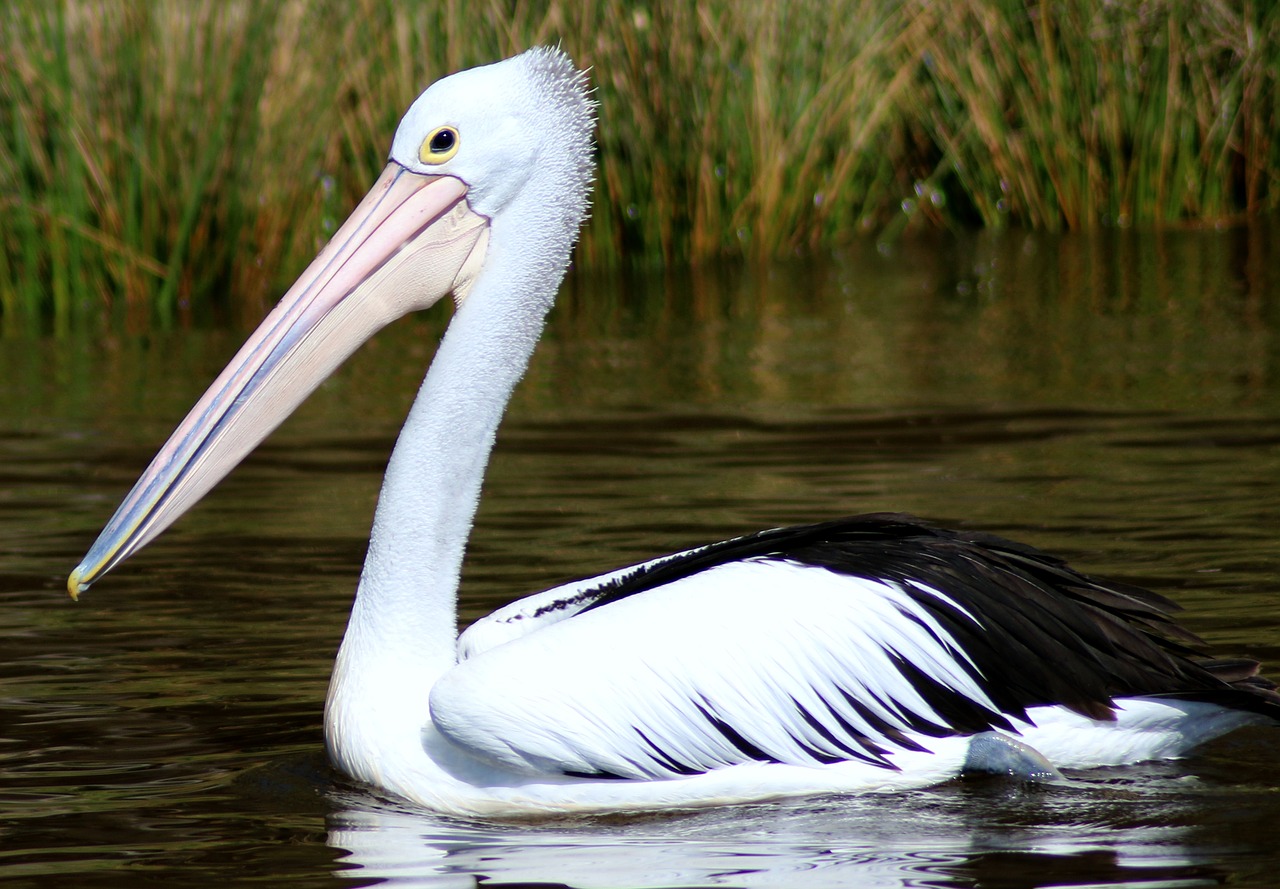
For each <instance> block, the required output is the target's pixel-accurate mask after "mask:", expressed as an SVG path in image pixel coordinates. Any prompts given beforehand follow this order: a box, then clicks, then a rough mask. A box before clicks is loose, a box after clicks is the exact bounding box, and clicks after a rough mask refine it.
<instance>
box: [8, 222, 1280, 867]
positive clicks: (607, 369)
mask: <svg viewBox="0 0 1280 889" xmlns="http://www.w3.org/2000/svg"><path fill="white" fill-rule="evenodd" d="M1277 255H1280V236H1278V235H1277V232H1275V231H1272V230H1268V229H1254V230H1249V231H1245V230H1232V231H1226V232H1215V233H1192V232H1185V233H1168V234H1164V235H1160V236H1155V235H1146V236H1138V235H1132V234H1114V233H1113V234H1108V235H1107V236H1105V237H1098V238H1059V239H1051V238H1029V237H1025V236H1021V235H1004V236H989V237H983V238H977V239H957V240H948V241H944V242H931V243H904V244H900V245H898V246H897V247H895V248H894V249H893V250H890V251H887V252H886V253H885V254H883V255H882V254H881V253H878V252H876V251H875V250H874V249H872V248H866V249H861V250H857V251H853V252H850V253H847V254H843V255H840V256H837V257H828V258H824V259H822V260H818V261H808V262H799V261H797V262H795V263H791V264H783V265H779V266H773V267H769V268H765V269H737V268H735V269H715V270H709V271H702V272H699V273H697V274H693V275H689V274H680V275H668V276H663V275H651V276H643V275H641V276H629V277H612V276H605V275H596V276H589V275H577V276H575V277H574V278H573V280H572V281H571V282H570V285H569V286H568V288H567V290H566V293H565V296H564V299H563V300H562V303H561V305H560V306H559V307H558V308H557V311H556V314H555V317H554V319H553V322H552V325H551V328H550V330H549V331H548V335H547V339H546V341H545V342H544V344H543V347H542V348H541V349H540V351H539V354H538V356H537V358H536V361H535V365H534V367H533V368H532V370H531V372H530V376H529V379H528V380H527V381H526V383H525V384H524V386H523V387H522V389H521V391H520V393H519V395H518V397H517V399H516V402H515V403H514V405H513V407H512V411H511V414H510V417H509V422H508V423H507V424H506V426H505V427H504V429H503V433H502V436H501V439H500V443H499V448H498V452H497V454H496V456H495V459H494V463H493V466H492V470H491V473H490V476H489V482H488V485H487V491H486V497H485V501H484V504H483V506H482V509H481V514H480V517H479V522H478V527H477V529H476V533H475V537H474V543H473V546H472V549H471V553H470V557H469V561H468V565H467V570H466V579H465V586H464V591H463V602H462V605H463V610H464V614H463V618H464V620H470V619H473V618H474V617H476V616H478V615H480V614H482V613H485V612H487V611H488V610H490V609H492V608H493V607H495V606H496V605H498V604H500V603H502V602H504V601H507V600H508V599H510V598H513V597H514V596H516V595H518V594H521V593H525V592H529V591H532V590H534V589H537V588H540V587H542V586H545V585H547V584H549V583H552V582H554V581H556V580H559V579H562V578H565V577H567V576H570V575H575V574H579V573H588V572H597V571H601V570H604V569H607V568H609V567H613V566H615V565H617V564H620V563H622V562H625V561H628V560H635V559H639V558H643V557H646V556H650V555H653V554H656V553H660V552H666V551H669V550H672V549H676V548H679V547H682V546H686V545H689V544H691V543H696V542H701V541H705V540H710V539H719V538H721V537H724V536H728V535H730V534H734V533H738V532H742V531H745V530H749V529H752V528H756V527H760V526H764V525H772V524H777V523H783V522H789V521H800V520H808V519H814V518H819V517H826V516H833V515H839V514H844V513H848V512H854V511H870V510H885V509H893V510H909V511H912V512H916V513H919V514H922V515H925V516H929V517H931V518H934V519H937V520H940V521H944V522H950V523H956V524H961V525H965V526H970V527H981V528H985V529H988V530H992V531H996V532H1000V533H1004V534H1009V535H1012V536H1016V537H1020V538H1023V539H1026V540H1028V541H1029V542H1032V543H1036V544H1038V545H1041V546H1044V547H1047V548H1050V549H1054V550H1057V551H1059V552H1061V553H1063V554H1065V555H1067V556H1069V557H1070V558H1072V559H1073V560H1074V561H1075V562H1076V563H1077V564H1078V565H1079V566H1080V567H1083V568H1086V569H1087V570H1090V571H1093V572H1096V573H1103V574H1109V575H1113V576H1118V577H1121V578H1124V579H1127V580H1130V581H1134V582H1139V583H1143V584H1147V585H1151V586H1154V587H1156V588H1158V589H1160V590H1161V591H1163V592H1165V593H1167V594H1169V595H1172V596H1174V597H1175V598H1177V599H1178V600H1179V601H1180V602H1182V603H1183V604H1184V605H1185V606H1186V614H1185V620H1186V622H1187V623H1188V624H1189V625H1190V626H1191V627H1192V628H1193V629H1195V630H1196V631H1197V632H1199V633H1200V634H1201V635H1203V636H1204V637H1205V638H1206V639H1207V640H1209V642H1210V643H1211V644H1212V645H1213V646H1214V647H1215V648H1217V649H1220V650H1222V651H1224V652H1230V653H1234V654H1244V655H1252V656H1255V657H1258V658H1261V659H1264V660H1266V661H1268V662H1269V663H1270V664H1271V670H1272V672H1273V673H1276V674H1280V593H1277V591H1276V585H1275V581H1276V577H1275V575H1276V570H1277V566H1280V542H1278V541H1277V530H1278V529H1280V367H1278V365H1277V358H1280V341H1278V339H1277V336H1278V334H1280V271H1278V270H1277V267H1276V264H1275V262H1274V257H1275V256H1277ZM442 323H443V316H441V317H428V318H424V319H411V320H409V321H407V323H405V324H402V325H400V326H398V327H396V328H394V329H392V330H390V331H388V332H387V333H386V334H384V335H383V336H382V337H380V338H379V339H378V340H377V341H375V342H374V343H373V344H371V345H370V346H369V347H368V348H367V349H366V350H365V351H364V352H362V353H361V354H360V355H359V356H357V358H356V359H355V360H354V361H353V363H352V364H351V365H349V366H348V367H347V368H346V369H345V370H344V372H343V373H342V374H341V375H340V376H339V377H338V378H337V379H336V380H335V381H334V382H333V383H331V384H330V385H328V386H327V387H326V388H324V389H323V390H322V391H321V392H320V393H318V394H317V395H316V396H315V397H314V398H313V400H312V401H311V402H310V403H309V404H308V405H307V406H306V407H304V409H303V410H302V412H301V413H300V415H299V416H298V417H297V418H296V419H295V420H294V421H291V422H290V423H289V424H288V425H287V426H286V427H285V428H283V429H282V430H281V431H280V432H279V433H278V434H277V435H276V436H275V437H274V438H272V439H271V440H270V441H269V442H268V443H267V444H266V445H265V446H264V447H263V448H262V449H261V450H260V451H259V453H258V454H257V455H255V456H254V457H253V458H251V460H250V461H249V462H248V463H247V464H246V465H245V466H244V467H243V468H242V469H241V470H239V471H238V472H237V473H236V474H235V475H234V476H233V477H232V478H231V479H229V480H228V481H227V482H226V483H225V484H224V485H223V486H222V487H221V488H219V489H218V490H217V491H216V492H214V494H213V495H211V496H210V497H209V498H208V500H207V501H206V503H205V504H203V505H202V506H201V507H200V508H199V509H197V510H196V511H195V512H194V513H193V514H192V515H191V516H189V517H188V518H186V519H184V520H183V521H182V522H181V523H180V524H179V525H178V526H177V527H176V528H174V529H173V530H171V531H170V532H168V533H167V534H166V535H165V536H164V537H162V538H161V539H160V540H158V541H157V542H156V543H154V544H152V545H151V546H150V547H149V548H148V549H147V550H145V551H144V552H143V553H142V554H140V555H139V556H136V557H135V558H134V559H132V560H131V561H130V562H129V563H128V564H126V565H125V566H123V567H122V568H120V569H118V570H117V571H116V572H115V573H114V574H112V575H111V577H110V578H108V579H107V580H106V581H104V582H102V583H100V584H99V585H98V586H96V587H95V588H94V589H93V591H92V592H91V593H90V594H88V595H87V596H85V597H84V598H83V600H82V601H81V602H80V603H79V604H72V603H71V602H70V601H69V600H67V598H66V595H65V593H64V592H63V583H64V582H65V575H66V573H67V572H68V571H69V570H70V568H71V567H72V566H74V565H75V563H76V562H77V561H78V560H79V558H80V556H81V555H82V554H83V552H84V550H85V549H86V548H87V546H88V545H89V544H90V543H91V542H92V539H93V537H94V536H95V534H96V533H97V531H98V529H99V528H100V527H101V525H102V523H103V522H104V521H105V520H106V519H107V517H108V516H109V515H110V513H111V511H112V510H113V509H114V507H115V505H116V503H117V502H118V501H119V499H120V498H121V497H122V496H123V494H124V493H125V491H126V490H127V489H128V487H129V485H130V484H131V483H132V481H133V479H134V478H135V476H136V475H137V473H138V472H139V471H140V470H141V469H142V467H143V466H144V465H145V463H146V462H147V460H148V459H149V458H150V456H151V453H152V452H153V450H154V449H155V447H156V446H158V444H159V443H160V442H161V440H162V439H163V438H164V437H165V436H166V435H167V433H168V431H169V430H170V429H171V428H172V426H173V425H174V424H175V423H176V422H177V420H178V419H179V418H180V417H181V415H182V414H183V413H184V412H185V410H186V408H187V407H188V406H189V405H190V403H191V402H192V401H194V399H195V398H196V396H197V395H198V394H199V393H200V391H202V390H203V388H204V386H205V385H206V384H207V382H208V381H209V380H210V379H211V378H212V376H213V374H214V373H215V372H216V371H217V370H218V369H219V367H220V366H221V364H222V362H223V361H224V360H225V359H226V358H227V357H228V356H229V355H230V353H231V351H232V350H233V349H234V347H235V346H236V344H237V343H238V341H239V339H240V338H241V337H242V336H243V331H239V332H237V331H219V330H213V331H197V332H183V333H175V334H169V335H154V334H152V335H148V336H130V335H123V334H110V335H106V334H104V335H101V336H97V337H93V338H86V339H84V340H83V341H80V340H70V341H41V340H30V339H12V338H11V339H4V340H0V540H2V541H3V543H0V884H4V885H6V886H8V885H15V886H28V885H29V886H86V887H94V886H108V885H109V886H117V885H131V886H148V885H164V886H174V885H178V886H196V887H199V886H213V885H227V884H240V883H251V882H256V883H262V884H267V885H289V886H307V885H325V884H340V885H352V884H353V881H358V882H359V881H362V882H365V883H369V882H375V881H377V880H378V879H390V880H392V881H394V882H395V883H396V884H397V885H404V886H419V885H420V886H447V887H453V886H472V885H476V884H477V883H479V882H483V883H484V884H485V885H494V886H499V885H514V884H526V885H527V884H529V883H537V884H551V885H562V884H564V885H573V886H712V885H714V886H829V885H848V886H930V887H976V886H985V887H1026V886H1067V885H1070V886H1078V885H1089V886H1116V885H1141V886H1179V887H1180V886H1199V885H1219V884H1224V883H1230V884H1231V885H1247V886H1266V885H1274V884H1275V882H1276V880H1277V876H1276V875H1277V873H1278V872H1280V870H1278V869H1280V848H1278V847H1280V841H1278V840H1277V834H1276V827H1275V826H1276V825H1277V824H1280V764H1278V763H1277V761H1276V750H1277V746H1278V742H1280V733H1276V732H1272V731H1265V730H1255V731H1248V732H1242V733H1239V734H1237V735H1235V736H1233V737H1231V738H1228V739H1224V740H1221V741H1219V742H1216V743H1214V744H1213V745H1211V746H1209V747H1208V748H1206V749H1205V750H1203V751H1202V752H1201V753H1199V754H1198V755H1196V756H1194V757H1192V758H1189V759H1187V760H1183V761H1179V762H1173V763H1160V764H1153V765H1146V766H1141V767H1134V768H1126V769H1112V770H1102V771H1097V772H1089V773H1079V774H1076V775H1073V776H1072V777H1073V778H1074V779H1075V780H1074V781H1073V783H1072V784H1070V785H1066V786H1051V787H1035V788H1026V787H1013V786H1008V785H1006V784H1003V783H1000V782H984V781H969V782H959V783H955V784H952V785H947V786H943V787H939V788H935V789H931V790H927V791H919V792H913V793H904V794H898V795H892V796H876V797H868V798H859V799H823V800H805V801H797V802H788V803H780V804H771V805H759V806H749V807H741V808H732V809H724V810H719V811H712V812H704V813H699V814H680V815H667V816H653V817H644V818H625V819H619V818H613V819H584V820H578V821H568V822H565V821H557V822H551V823H539V824H485V823H469V822H465V821H459V820H453V819H444V818H439V817H435V816H431V815H427V814H423V813H420V812H416V811H412V810H410V809H408V808H407V807H404V806H402V805H398V804H397V803H395V802H394V801H390V800H384V799H379V798H377V797H376V796H374V795H372V794H370V793H369V792H368V791H366V790H364V789H362V788H360V787H355V786H352V785H350V784H348V783H346V782H344V781H343V780H342V779H341V778H340V777H339V776H337V775H336V774H334V773H333V772H332V771H330V770H329V768H328V766H327V765H326V764H325V762H324V758H323V753H322V748H321V706H322V701H323V697H324V692H325V687H326V683H327V680H328V671H329V667H330V662H331V658H332V656H333V653H334V651H335V650H336V647H337V644H338V641H339V638H340V635H341V633H342V629H343V626H344V621H345V616H346V610H347V608H348V607H349V604H350V597H351V593H352V590H353V589H354V586H355V579H356V576H357V572H358V570H359V563H360V559H361V556H362V554H363V549H364V541H365V535H366V533H367V530H368V524H369V520H370V516H371V514H372V508H373V502H374V497H375V495H376V491H377V485H378V481H379V478H380V475H381V468H382V464H383V461H384V460H385V458H386V455H387V453H388V450H389V448H390V444H391V440H392V437H393V435H394V433H395V431H396V429H397V426H398V423H399V420H400V417H401V416H402V413H403V411H404V409H405V407H406V405H407V403H408V400H409V398H411V397H412V394H413V391H414V388H415V386H416V383H417V380H418V378H419V377H420V376H421V373H422V370H423V368H424V367H425V364H426V362H427V360H428V359H429V357H430V354H431V350H432V348H433V343H434V339H435V336H436V335H437V333H438V331H439V328H440V326H441V324H442Z"/></svg>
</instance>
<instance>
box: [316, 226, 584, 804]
mask: <svg viewBox="0 0 1280 889" xmlns="http://www.w3.org/2000/svg"><path fill="white" fill-rule="evenodd" d="M509 222H510V221H509ZM510 234H511V232H510V231H508V230H506V229H504V226H503V225H502V221H501V220H495V221H494V223H493V227H492V232H491V237H490V248H489V253H488V255H487V257H486V261H485V267H484V270H483V272H482V273H481V275H480V276H479V278H478V279H477V280H476V281H475V284H474V285H473V287H472V289H471V292H470V293H469V295H468V296H467V298H466V300H465V301H464V303H463V304H462V305H461V306H460V307H459V309H458V311H457V312H456V313H455V315H454V318H453V320H452V322H451V323H450V325H449V329H448V331H447V333H446V335H445V337H444V339H443V340H442V341H441V343H440V347H439V349H438V350H437V352H436V356H435V359H434V361H432V364H431V369H430V371H429V372H428V373H427V376H426V379H425V380H424V381H423V384H422V388H421V389H420V391H419V392H418V397H417V398H416V399H415V401H414V403H413V407H412V408H411V409H410V412H409V416H408V419H407V420H406V421H405V424H404V427H403V429H402V430H401V433H400V438H399V440H398V441H397V442H396V446H395V450H394V451H393V452H392V455H391V461H390V463H389V465H388V467H387V473H386V478H385V480H384V481H383V485H382V493H381V494H380V496H379V499H378V508H377V511H376V513H375V515H374V520H373V531H372V534H371V537H370V541H369V553H368V556H367V557H366V559H365V565H364V571H363V573H362V575H361V578H360V585H359V588H358V590H357V592H356V600H355V604H354V606H353V607H352V611H351V618H350V621H349V623H348V625H347V632H346V635H345V636H344V638H343V641H342V647H341V649H340V651H339V653H338V660H337V663H336V664H335V667H334V674H333V679H332V681H331V684H330V687H329V699H328V702H327V706H326V714H325V724H326V736H327V740H328V744H329V748H330V753H331V755H332V756H333V758H334V760H335V761H336V762H337V764H338V765H339V766H340V767H342V768H343V769H344V770H346V771H347V772H348V773H350V774H353V775H355V776H356V777H359V778H362V779H365V780H368V781H371V782H373V783H377V784H380V785H381V786H384V787H390V788H392V789H396V788H395V785H396V782H397V777H396V776H395V775H392V774H389V773H388V770H390V769H393V768H400V767H401V766H404V765H408V764H409V763H412V762H416V761H417V760H419V759H421V758H422V731H423V728H424V727H425V726H428V725H429V723H430V714H429V709H428V705H427V698H428V694H429V692H430V690H431V687H432V685H434V683H435V681H436V680H437V679H438V678H439V676H440V675H441V674H442V673H443V672H444V671H446V670H448V669H449V668H450V667H452V666H453V665H454V664H455V663H456V661H457V654H456V641H457V591H458V578H459V573H460V570H461V566H462V558H463V554H464V551H465V548H466V542H467V536H468V534H469V533H470V530H471V524H472V521H473V519H474V517H475V512H476V507H477V505H478V502H479V497H480V486H481V482H482V481H483V478H484V470H485V465H486V464H487V463H488V460H489V454H490V452H491V451H492V449H493V443H494V438H495V436H496V433H497V428H498V423H499V421H500V420H501V419H502V414H503V411H504V409H505V408H506V404H507V401H508V399H509V398H510V396H511V392H512V390H513V388H514V387H515V385H516V383H517V382H518V381H519V380H520V377H521V376H522V375H523V374H524V372H525V369H526V368H527V366H528V363H529V359H530V357H531V355H532V354H533V350H534V347H535V345H536V344H537V340H538V336H539V334H540V333H541V330H542V325H543V321H544V319H545V316H546V313H547V310H548V309H549V308H550V306H551V303H552V300H553V298H554V295H555V291H556V289H557V288H558V286H559V283H560V280H561V278H562V276H563V272H564V265H565V263H564V262H561V263H560V264H559V265H548V264H540V263H537V262H534V263H532V264H531V263H530V262H529V260H528V257H529V256H538V255H540V253H541V251H543V250H548V249H553V248H554V247H556V246H558V247H559V252H560V255H563V256H564V257H565V258H566V259H567V257H568V251H569V247H570V246H571V242H570V243H569V244H560V245H552V246H550V247H549V246H548V245H545V244H541V245H540V244H529V243H528V242H527V240H526V241H524V242H523V243H522V242H521V241H520V239H519V238H510V239H508V236H509V235H510ZM509 240H510V241H515V243H514V244H513V245H512V246H510V247H507V246H506V245H507V244H508V243H509ZM504 248H505V249H504ZM542 255H545V254H542ZM552 255H555V254H552ZM423 765H424V766H425V764H423ZM415 768H417V767H416V766H415ZM406 780H412V779H406Z"/></svg>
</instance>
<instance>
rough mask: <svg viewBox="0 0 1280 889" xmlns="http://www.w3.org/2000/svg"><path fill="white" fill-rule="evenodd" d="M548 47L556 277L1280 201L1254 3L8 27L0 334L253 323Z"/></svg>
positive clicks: (469, 4) (454, 10)
mask: <svg viewBox="0 0 1280 889" xmlns="http://www.w3.org/2000/svg"><path fill="white" fill-rule="evenodd" d="M547 43H552V44H560V45H561V46H563V47H564V48H565V49H566V50H567V51H568V52H569V53H570V54H571V55H572V56H573V57H574V58H575V59H576V60H577V62H578V63H579V64H580V65H583V66H589V67H590V68H591V69H592V80H593V82H594V84H595V85H596V89H597V96H598V98H599V101H600V128H599V162H600V163H599V177H598V183H597V189H596V195H595V199H594V210H593V214H592V218H591V220H590V223H589V224H588V226H587V229H586V231H585V232H584V235H583V238H582V243H581V245H580V247H579V250H578V254H577V261H578V263H579V264H580V265H585V266H590V267H618V266H653V265H657V264H667V265H668V266H672V265H683V264H688V263H695V264H696V263H706V262H708V261H711V260H714V259H717V258H721V257H730V258H732V257H748V258H750V259H752V260H764V259H773V258H778V257H785V256H793V255H813V254H815V253H820V252H822V251H825V250H830V249H833V248H840V247H842V246H845V245H848V244H849V243H851V242H854V241H857V240H859V239H874V240H878V241H881V242H890V243H891V242H893V241H894V240H895V239H896V238H898V237H900V236H901V234H902V233H903V232H904V230H911V229H930V228H942V229H951V230H965V229H972V228H976V227H983V228H1006V227H1009V228H1029V229H1037V230H1047V231H1059V230H1091V229H1099V228H1129V227H1140V228H1151V227H1169V226H1209V227H1214V226H1222V225H1228V224H1231V225H1234V224H1240V223H1242V222H1244V221H1247V220H1249V219H1255V218H1257V217H1259V216H1261V215H1264V214H1268V213H1272V212H1274V211H1275V210H1276V208H1277V206H1278V205H1280V142H1278V141H1277V133H1278V132H1280V131H1278V130H1277V125H1276V121H1277V111H1280V5H1277V4H1274V3H1271V2H1266V0H1257V2H1248V0H1206V2H1196V3H1191V2H1185V0H1134V2H1123V3H1115V2H1102V0H1055V2H1023V0H1018V2H1011V0H958V2H954V3H936V2H929V0H835V2H832V0H791V2H769V0H760V2H747V3H740V2H737V0H699V2H695V3H648V2H626V0H603V2H596V3H581V2H577V0H465V2H464V0H441V2H428V3H399V2H391V0H342V2H337V0H286V2H280V3H260V2H250V0H243V2H235V0H167V2H166V0H139V2H112V3H98V2H68V0H63V2H53V3H51V2H44V0H9V2H7V3H5V4H4V5H3V8H0V326H2V327H3V329H4V330H5V331H9V332H12V331H14V330H18V329H25V330H27V331H32V330H48V329H54V330H58V331H66V330H69V329H72V328H77V327H84V326H86V325H87V326H94V325H100V324H102V323H104V321H106V320H109V319H115V321H116V322H117V323H123V324H124V325H125V326H126V327H128V328H129V329H133V330H141V329H149V328H151V327H152V326H154V325H159V326H161V327H167V326H170V325H173V324H185V323H190V322H191V321H193V320H196V321H199V320H201V319H204V320H206V321H207V320H208V319H210V318H215V319H216V318H230V319H233V320H237V319H238V320H239V321H241V322H247V321H250V320H252V319H255V318H257V317H260V316H261V314H262V313H263V311H264V309H265V307H266V306H268V305H270V303H271V302H273V301H274V299H275V297H276V296H277V295H278V294H279V293H281V292H283V290H284V289H285V287H286V286H287V284H288V283H290V282H291V281H292V279H293V276H294V275H295V274H296V273H297V272H298V271H299V270H300V269H301V268H302V266H303V265H304V264H305V263H306V261H307V260H309V259H310V257H311V256H313V255H314V253H315V251H316V250H317V248H318V247H319V246H321V245H322V244H323V243H324V242H325V240H327V238H328V236H329V235H330V234H331V233H332V232H333V231H334V229H335V227H336V225H337V224H338V223H339V222H340V221H341V220H342V219H343V218H344V217H345V214H346V212H347V211H348V209H349V208H350V207H351V206H353V205H354V203H355V201H356V200H357V199H358V197H359V196H360V195H362V194H363V193H364V190H365V189H366V188H367V187H368V185H369V184H370V183H371V182H372V180H373V178H374V177H375V175H376V173H377V172H378V171H379V170H380V169H381V167H382V164H383V162H384V159H385V157H386V152H387V150H388V146H389V144H390V139H391V135H392V133H393V132H394V130H395V126H396V123H397V121H398V119H399V116H400V115H401V114H402V113H403V111H404V109H405V108H406V107H407V106H408V105H409V103H410V102H411V101H412V100H413V98H414V97H415V96H416V95H417V94H418V93H419V92H420V91H421V90H422V89H423V88H424V87H425V86H426V85H427V84H429V83H430V82H431V81H433V80H435V79H437V78H439V77H441V76H443V75H445V74H447V73H449V72H451V71H454V70H456V69H459V68H463V67H469V66H473V65H477V64H483V63H486V62H490V61H493V60H496V59H499V58H502V57H505V56H508V55H511V54H513V53H515V52H518V51H520V50H522V49H525V48H527V47H529V46H531V45H535V44H547Z"/></svg>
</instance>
